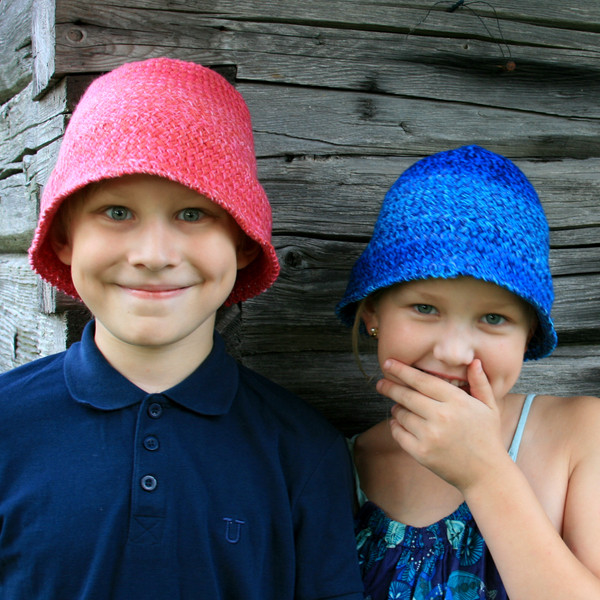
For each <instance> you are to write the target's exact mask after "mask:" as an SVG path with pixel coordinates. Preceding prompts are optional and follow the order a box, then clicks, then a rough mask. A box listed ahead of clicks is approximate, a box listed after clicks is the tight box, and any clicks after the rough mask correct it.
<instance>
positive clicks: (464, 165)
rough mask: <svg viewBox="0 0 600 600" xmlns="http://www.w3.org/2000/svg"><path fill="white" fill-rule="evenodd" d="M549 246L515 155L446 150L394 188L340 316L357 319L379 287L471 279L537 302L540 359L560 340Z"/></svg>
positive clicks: (534, 349)
mask: <svg viewBox="0 0 600 600" xmlns="http://www.w3.org/2000/svg"><path fill="white" fill-rule="evenodd" d="M549 246H550V243H549V228H548V222H547V220H546V216H545V214H544V210H543V208H542V205H541V203H540V200H539V198H538V195H537V193H536V191H535V190H534V188H533V186H532V185H531V183H530V182H529V180H528V179H527V178H526V177H525V175H524V174H523V172H522V171H521V170H520V169H518V168H517V167H516V166H515V165H514V164H513V163H512V162H511V161H510V160H508V159H506V158H504V157H503V156H499V155H498V154H494V153H493V152H490V151H489V150H486V149H484V148H481V147H479V146H463V147H461V148H457V149H455V150H449V151H446V152H440V153H438V154H434V155H432V156H428V157H426V158H424V159H422V160H419V161H418V162H416V163H415V164H414V165H412V166H411V167H410V168H408V169H407V170H406V171H405V172H404V173H403V174H402V175H401V176H400V177H399V178H398V179H397V181H396V182H395V183H394V184H393V185H392V187H391V188H390V189H389V190H388V192H387V194H386V196H385V198H384V201H383V205H382V207H381V211H380V213H379V217H378V218H377V222H376V223H375V229H374V231H373V237H372V238H371V241H370V242H369V244H368V245H367V247H366V248H365V250H364V252H363V253H362V255H361V256H360V257H359V259H358V260H357V261H356V263H355V264H354V267H353V268H352V272H351V274H350V280H349V282H348V287H347V288H346V293H345V294H344V297H343V298H342V300H341V301H340V302H339V304H338V305H337V307H336V314H337V315H338V316H339V317H340V319H341V320H342V321H343V322H344V323H346V324H347V325H352V323H353V322H354V319H355V316H356V309H357V303H358V302H360V301H361V300H362V299H364V298H366V297H367V296H369V295H370V294H372V293H373V292H375V291H377V290H381V289H383V288H386V287H389V286H392V285H394V284H396V283H401V282H407V281H412V280H415V279H429V278H443V279H452V278H455V277H460V276H470V277H474V278H476V279H481V280H483V281H487V282H491V283H495V284H497V285H499V286H501V287H503V288H505V289H507V290H509V291H510V292H512V293H513V294H516V295H517V296H519V297H521V298H523V300H525V301H526V302H528V303H529V304H530V305H531V306H532V307H533V308H534V309H535V311H536V313H537V318H538V326H537V329H536V331H535V333H534V335H533V337H532V339H531V341H530V342H529V345H528V347H527V351H526V353H525V359H526V360H529V359H537V358H542V357H544V356H548V355H549V354H550V353H551V352H552V351H553V350H554V348H555V347H556V343H557V337H556V331H555V329H554V325H553V323H552V319H551V317H550V311H551V309H552V302H553V301H554V291H553V287H552V276H551V274H550V267H549V265H548V254H549Z"/></svg>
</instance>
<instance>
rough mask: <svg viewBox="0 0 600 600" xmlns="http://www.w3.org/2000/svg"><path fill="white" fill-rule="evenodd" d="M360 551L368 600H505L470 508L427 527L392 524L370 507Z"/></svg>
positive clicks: (360, 526) (365, 510) (361, 523)
mask: <svg viewBox="0 0 600 600" xmlns="http://www.w3.org/2000/svg"><path fill="white" fill-rule="evenodd" d="M356 531H357V536H356V540H357V547H358V555H359V562H360V567H361V571H362V576H363V581H364V584H365V598H366V599H367V600H506V599H507V596H506V591H505V590H504V586H503V585H502V581H501V579H500V575H499V574H498V571H497V569H496V566H495V565H494V562H493V560H492V557H491V556H490V553H489V551H488V549H487V547H486V545H485V542H484V541H483V538H482V537H481V534H480V533H479V529H478V528H477V525H476V524H475V521H474V519H473V516H472V515H471V511H470V510H469V508H468V506H467V505H466V504H465V503H463V504H461V505H460V506H459V507H458V508H457V509H456V510H455V511H454V512H453V513H452V514H451V515H450V516H448V517H446V518H445V519H442V520H440V521H438V522H437V523H434V524H433V525H429V526H428V527H412V526H409V525H404V524H403V523H399V522H398V521H393V520H392V519H390V518H389V517H387V516H386V514H385V513H384V512H383V511H382V510H381V509H380V508H379V507H378V506H377V505H375V504H373V503H372V502H368V501H367V502H366V503H365V504H364V505H363V506H362V508H361V509H360V511H359V513H358V515H357V528H356Z"/></svg>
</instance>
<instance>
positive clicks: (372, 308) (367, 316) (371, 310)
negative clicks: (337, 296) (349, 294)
mask: <svg viewBox="0 0 600 600" xmlns="http://www.w3.org/2000/svg"><path fill="white" fill-rule="evenodd" d="M360 318H361V319H362V322H363V323H364V324H365V329H366V330H367V331H369V330H371V329H378V328H379V319H378V317H377V310H376V303H375V300H374V299H373V298H367V299H366V300H365V301H364V303H363V305H362V307H361V311H360Z"/></svg>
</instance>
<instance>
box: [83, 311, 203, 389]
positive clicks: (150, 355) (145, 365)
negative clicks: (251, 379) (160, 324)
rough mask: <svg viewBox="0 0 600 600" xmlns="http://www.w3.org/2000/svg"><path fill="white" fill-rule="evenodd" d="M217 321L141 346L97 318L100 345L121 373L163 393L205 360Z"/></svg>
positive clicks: (135, 381)
mask: <svg viewBox="0 0 600 600" xmlns="http://www.w3.org/2000/svg"><path fill="white" fill-rule="evenodd" d="M213 333H214V329H213V324H212V323H207V327H206V332H202V331H196V332H194V334H193V335H190V336H188V337H187V338H185V339H183V340H180V341H179V342H178V343H177V344H170V345H168V346H139V345H133V344H128V343H126V342H124V341H122V340H119V339H117V338H115V337H113V336H112V335H111V334H110V333H109V332H108V331H107V330H106V329H104V327H103V326H102V324H101V323H99V322H98V321H96V333H95V336H94V341H95V342H96V346H97V347H98V349H99V350H100V352H101V353H102V355H103V356H104V358H106V360H107V361H108V362H109V363H110V365H111V366H112V367H113V368H114V369H116V370H117V371H118V372H119V373H121V375H123V376H124V377H126V378H127V379H128V380H129V381H131V382H132V383H133V384H134V385H136V386H137V387H139V388H140V389H142V390H144V391H145V392H147V393H159V392H163V391H165V390H168V389H169V388H172V387H173V386H175V385H177V384H178V383H180V382H181V381H183V380H184V379H185V378H186V377H188V376H189V375H191V374H192V373H193V372H194V371H195V370H196V369H197V368H198V367H199V366H200V364H202V362H204V360H205V359H206V357H207V356H208V355H209V354H210V351H211V350H212V347H213Z"/></svg>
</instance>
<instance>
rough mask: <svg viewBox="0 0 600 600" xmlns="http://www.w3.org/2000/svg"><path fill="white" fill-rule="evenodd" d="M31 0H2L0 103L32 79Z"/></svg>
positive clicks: (0, 24)
mask: <svg viewBox="0 0 600 600" xmlns="http://www.w3.org/2000/svg"><path fill="white" fill-rule="evenodd" d="M32 3H33V0H2V8H1V12H2V18H1V19H0V65H2V68H1V69H0V104H3V103H4V102H6V101H7V100H8V99H9V98H11V97H12V96H14V95H15V94H17V93H19V92H20V91H21V90H23V89H24V88H25V87H26V86H27V85H28V84H29V82H30V81H31V69H32V64H33V58H32V55H31V5H32Z"/></svg>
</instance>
